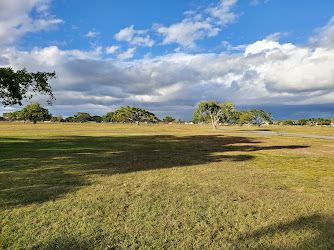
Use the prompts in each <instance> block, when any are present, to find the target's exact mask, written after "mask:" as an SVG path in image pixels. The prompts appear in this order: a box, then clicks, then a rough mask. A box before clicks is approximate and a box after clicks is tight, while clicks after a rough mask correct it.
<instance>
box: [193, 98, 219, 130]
mask: <svg viewBox="0 0 334 250" xmlns="http://www.w3.org/2000/svg"><path fill="white" fill-rule="evenodd" d="M222 112H223V107H222V106H220V105H219V104H218V102H217V101H215V100H211V101H208V102H200V103H199V104H198V107H197V109H196V110H195V112H194V114H193V121H194V123H195V121H196V122H199V121H203V120H204V117H205V116H208V117H210V119H211V124H212V127H213V129H217V126H218V122H219V119H220V118H221V114H222Z"/></svg>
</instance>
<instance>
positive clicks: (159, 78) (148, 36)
mask: <svg viewBox="0 0 334 250" xmlns="http://www.w3.org/2000/svg"><path fill="white" fill-rule="evenodd" d="M0 67H11V68H13V69H14V70H18V69H22V68H26V69H27V70H28V71H30V72H36V71H46V72H53V71H55V72H56V74H57V79H53V80H51V81H50V84H51V86H52V90H53V93H54V95H55V97H56V101H55V102H54V104H53V105H52V106H47V105H46V97H43V96H39V95H37V96H35V97H34V99H33V100H32V101H38V102H40V103H41V104H42V105H43V106H45V107H47V108H48V109H49V111H50V112H51V113H52V114H53V115H59V114H61V115H63V116H64V117H67V116H72V115H74V114H76V113H77V112H88V113H89V114H91V115H101V116H102V115H104V114H106V113H107V112H110V111H115V110H117V109H119V108H120V107H121V106H125V105H129V106H137V107H141V108H144V109H147V110H149V111H150V112H153V113H155V114H156V115H157V116H158V117H159V118H161V119H162V118H164V117H165V116H167V115H168V116H172V117H174V118H181V119H183V120H186V121H189V120H191V116H192V114H193V112H194V111H195V110H196V108H197V105H198V103H199V102H200V101H209V100H217V101H218V102H220V103H223V102H226V101H231V102H232V103H233V104H235V106H236V108H237V110H247V109H252V108H259V109H264V110H265V111H267V112H272V113H273V116H274V119H275V120H278V119H281V120H285V119H295V120H296V119H300V118H311V117H323V118H333V117H334V1H333V0H321V1H319V0H293V1H291V0H216V1H213V0H182V1H180V0H168V1H166V0H96V1H82V0H71V1H69V0H10V1H8V0H0ZM21 108H22V107H20V106H7V107H3V106H0V115H1V114H2V113H4V112H13V111H15V110H20V109H21Z"/></svg>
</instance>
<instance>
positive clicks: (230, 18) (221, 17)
mask: <svg viewBox="0 0 334 250" xmlns="http://www.w3.org/2000/svg"><path fill="white" fill-rule="evenodd" d="M237 1H238V0H221V1H220V2H219V4H218V5H217V6H215V7H210V8H208V9H207V10H206V11H207V12H209V13H210V14H211V17H212V18H216V19H217V20H218V21H217V23H218V24H219V25H227V24H229V23H233V22H234V21H235V20H236V19H237V17H238V15H237V14H235V13H234V12H232V11H231V10H232V8H233V7H234V5H235V4H236V3H237Z"/></svg>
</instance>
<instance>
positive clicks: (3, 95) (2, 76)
mask: <svg viewBox="0 0 334 250" xmlns="http://www.w3.org/2000/svg"><path fill="white" fill-rule="evenodd" d="M52 78H56V73H55V72H52V73H48V72H37V73H30V72H28V71H27V70H26V69H21V70H17V71H16V72H15V71H14V70H13V69H11V68H0V103H2V104H3V105H5V106H7V105H15V104H19V105H22V101H24V100H28V99H31V98H32V97H33V94H34V93H40V94H44V95H49V96H50V98H49V100H48V103H49V104H51V103H52V101H53V100H54V99H55V98H54V96H53V93H52V91H51V86H50V85H49V83H48V81H49V80H50V79H52Z"/></svg>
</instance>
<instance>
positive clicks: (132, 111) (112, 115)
mask: <svg viewBox="0 0 334 250" xmlns="http://www.w3.org/2000/svg"><path fill="white" fill-rule="evenodd" d="M102 119H103V121H104V122H124V123H125V122H129V123H132V122H135V123H136V124H137V125H139V123H140V122H151V123H157V122H159V121H160V120H159V118H158V117H156V116H155V114H153V113H151V112H149V111H147V110H145V109H141V108H138V107H130V106H126V107H121V108H120V109H118V110H116V111H115V112H109V113H108V114H107V115H104V116H103V117H102Z"/></svg>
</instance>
